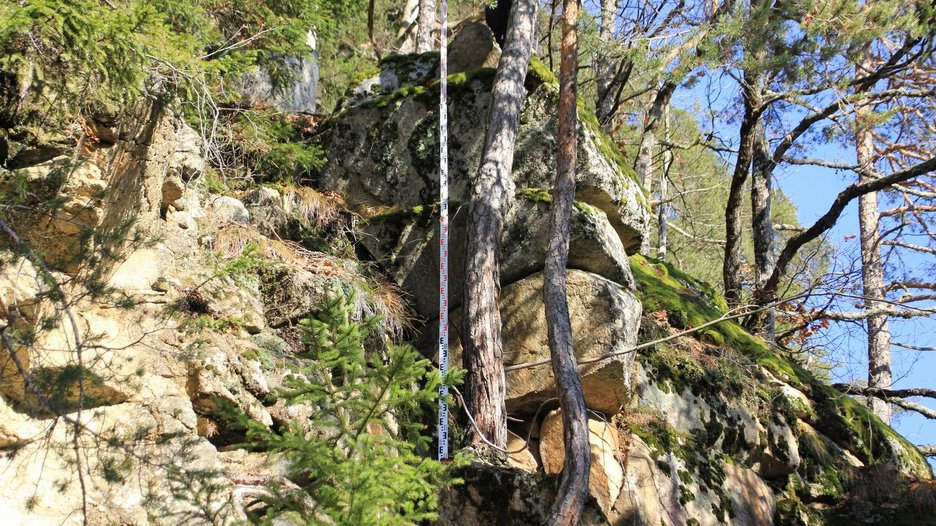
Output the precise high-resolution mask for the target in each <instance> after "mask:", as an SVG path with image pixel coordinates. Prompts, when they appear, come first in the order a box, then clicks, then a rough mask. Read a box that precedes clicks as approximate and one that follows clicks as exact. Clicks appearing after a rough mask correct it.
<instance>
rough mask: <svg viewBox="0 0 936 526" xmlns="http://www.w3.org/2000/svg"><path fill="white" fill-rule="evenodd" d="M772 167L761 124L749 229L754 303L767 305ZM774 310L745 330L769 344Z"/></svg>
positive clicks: (756, 137) (771, 250) (771, 254)
mask: <svg viewBox="0 0 936 526" xmlns="http://www.w3.org/2000/svg"><path fill="white" fill-rule="evenodd" d="M773 168H774V164H773V162H772V160H771V154H770V144H768V143H767V136H766V132H765V130H764V123H763V122H760V123H759V124H758V125H757V126H756V127H755V129H754V149H753V158H752V162H751V226H752V232H753V240H752V241H753V243H754V297H755V302H756V303H757V304H766V303H768V302H770V301H772V300H774V299H775V298H765V297H762V295H763V292H764V284H765V283H766V282H767V278H769V277H770V274H771V273H773V267H774V231H773V219H772V218H773V211H772V209H773V188H772V187H773ZM774 321H775V315H774V310H773V309H768V310H766V311H762V312H760V313H757V314H755V315H753V316H752V317H751V319H750V320H749V321H748V328H749V329H751V330H752V331H753V332H755V333H756V334H758V335H759V336H761V337H763V338H764V339H765V340H767V341H769V342H772V341H774V340H775V337H774V335H775V323H774Z"/></svg>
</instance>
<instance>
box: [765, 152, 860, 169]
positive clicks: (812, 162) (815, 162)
mask: <svg viewBox="0 0 936 526" xmlns="http://www.w3.org/2000/svg"><path fill="white" fill-rule="evenodd" d="M782 160H783V162H785V163H787V164H795V165H800V166H804V165H806V166H821V167H823V168H832V169H835V170H857V169H858V165H857V164H846V163H839V162H835V161H826V160H825V159H811V158H806V159H798V158H796V157H790V156H788V155H784V156H783V158H782Z"/></svg>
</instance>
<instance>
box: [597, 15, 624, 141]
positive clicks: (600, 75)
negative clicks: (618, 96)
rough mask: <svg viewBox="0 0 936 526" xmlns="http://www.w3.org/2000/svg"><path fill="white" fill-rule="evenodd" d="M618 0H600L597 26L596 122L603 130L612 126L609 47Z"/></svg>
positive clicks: (611, 66)
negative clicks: (599, 21) (599, 48)
mask: <svg viewBox="0 0 936 526" xmlns="http://www.w3.org/2000/svg"><path fill="white" fill-rule="evenodd" d="M619 3H620V0H601V23H600V25H599V26H598V37H599V38H600V40H601V45H602V48H604V49H602V51H601V52H599V53H598V57H597V59H596V61H595V80H597V81H598V107H597V117H598V122H602V123H604V125H605V131H610V129H611V128H613V126H614V125H613V122H612V119H611V118H610V114H611V112H612V108H613V105H614V97H612V96H611V90H612V89H613V88H614V77H615V74H614V60H613V59H612V57H611V53H610V52H609V48H610V47H611V42H612V41H613V40H614V20H615V17H616V16H617V11H618V4H619Z"/></svg>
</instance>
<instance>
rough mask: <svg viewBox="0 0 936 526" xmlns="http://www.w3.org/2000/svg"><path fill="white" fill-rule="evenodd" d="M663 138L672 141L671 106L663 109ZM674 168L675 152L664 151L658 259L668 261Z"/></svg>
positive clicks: (659, 209)
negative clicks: (668, 215) (669, 193)
mask: <svg viewBox="0 0 936 526" xmlns="http://www.w3.org/2000/svg"><path fill="white" fill-rule="evenodd" d="M663 137H664V140H665V141H667V142H669V140H670V105H669V104H667V105H666V106H664V107H663ZM672 166H673V150H672V149H671V148H669V147H667V148H666V149H664V150H663V173H662V174H660V205H659V207H658V209H657V228H658V231H657V233H658V236H657V238H658V244H657V258H658V259H660V260H663V259H666V213H667V210H668V208H669V207H668V206H667V204H666V199H667V195H666V194H667V184H668V183H669V174H670V169H671V168H672Z"/></svg>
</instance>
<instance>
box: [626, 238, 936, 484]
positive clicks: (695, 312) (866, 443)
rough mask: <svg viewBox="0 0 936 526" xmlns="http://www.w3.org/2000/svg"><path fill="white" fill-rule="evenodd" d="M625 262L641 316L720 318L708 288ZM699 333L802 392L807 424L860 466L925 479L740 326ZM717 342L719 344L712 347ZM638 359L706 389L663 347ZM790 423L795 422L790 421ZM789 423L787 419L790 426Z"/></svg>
mask: <svg viewBox="0 0 936 526" xmlns="http://www.w3.org/2000/svg"><path fill="white" fill-rule="evenodd" d="M630 262H631V270H632V271H633V274H634V278H635V280H636V282H637V285H638V296H639V297H640V300H641V301H642V302H643V305H644V311H645V312H658V311H664V312H665V313H666V319H667V321H668V322H669V324H670V325H671V326H673V327H674V328H675V329H678V330H684V329H689V328H692V327H698V326H700V325H702V324H705V323H708V322H710V321H712V320H716V319H718V318H719V317H721V316H722V315H723V314H724V312H725V301H724V298H722V297H721V296H719V295H718V294H717V293H716V292H715V291H714V289H713V288H712V287H711V286H710V285H708V284H705V283H702V282H700V281H698V280H695V279H693V278H692V277H690V276H688V275H686V274H684V273H682V272H679V271H678V270H677V269H675V268H673V267H672V266H671V265H669V264H666V263H663V262H660V261H655V260H650V259H647V258H644V257H643V256H639V255H637V256H632V257H631V258H630ZM700 332H701V334H698V333H697V334H696V335H695V337H696V338H699V339H701V340H703V341H707V342H708V343H710V344H713V345H723V346H724V347H727V348H731V349H734V350H735V351H737V352H739V353H740V354H741V355H742V356H743V357H745V358H746V359H747V360H749V361H751V362H753V363H754V364H757V365H759V366H760V367H763V368H764V369H765V370H767V371H769V372H770V373H771V374H773V375H774V376H776V377H778V378H780V379H781V380H783V381H786V382H788V383H789V384H790V385H792V386H793V387H795V388H796V389H799V390H800V391H802V392H803V393H804V394H805V395H806V396H807V397H808V398H809V399H810V400H812V401H813V410H814V411H815V414H814V415H810V416H809V418H808V419H807V423H809V424H810V425H812V426H813V427H815V428H816V429H817V430H818V431H819V432H821V433H822V434H823V435H825V436H827V437H829V438H831V439H832V440H833V441H835V443H836V444H838V445H839V446H840V447H842V448H844V449H847V450H848V451H849V452H851V453H852V454H854V455H855V456H856V457H857V458H858V459H859V460H861V461H862V462H864V463H866V464H878V463H887V462H896V463H897V465H900V466H904V467H905V469H908V470H909V471H911V472H914V473H915V474H917V475H918V476H921V477H924V478H928V477H929V476H930V470H929V465H928V464H927V463H926V461H925V460H924V458H923V456H922V455H921V454H920V453H919V451H918V450H917V449H916V448H915V447H914V446H913V445H912V444H910V443H909V442H908V441H907V440H906V439H904V438H903V437H902V436H900V435H899V434H898V433H896V432H895V431H894V430H893V429H891V428H890V427H889V426H887V425H886V424H884V423H883V422H881V420H880V419H878V418H877V417H876V416H874V415H873V414H871V412H870V411H868V409H867V408H866V407H865V406H864V405H862V404H860V403H859V402H857V401H856V400H854V399H853V398H851V397H849V396H846V395H844V394H842V393H840V392H838V391H837V390H835V389H834V388H832V387H831V386H830V385H827V384H825V383H823V382H821V381H820V380H819V379H817V378H816V377H815V376H813V375H812V374H810V373H809V372H807V371H806V370H805V369H803V368H802V367H800V366H799V365H796V364H794V363H792V362H790V361H788V360H786V359H784V358H783V357H781V356H779V355H778V354H777V353H775V352H774V351H772V350H771V349H770V348H769V347H767V345H766V344H765V343H764V341H763V340H761V339H760V338H757V337H755V336H752V335H751V334H749V333H748V332H746V331H745V330H744V329H743V328H741V326H740V325H738V324H736V323H734V322H732V321H725V322H722V323H718V324H716V325H713V326H711V327H708V328H706V329H705V331H700ZM647 339H654V338H647ZM718 341H721V342H723V343H722V344H718V343H717V342H718ZM661 348H662V350H661ZM644 354H645V355H644V356H643V357H642V359H643V360H645V361H648V362H649V363H650V364H651V365H652V366H654V367H655V368H659V370H663V371H666V373H667V374H668V375H670V379H671V381H673V380H672V379H676V381H680V382H686V383H690V384H691V383H693V382H698V383H700V384H699V387H701V390H705V389H707V388H708V387H710V385H709V384H710V382H711V378H709V377H708V376H707V375H705V374H702V373H701V372H700V371H699V370H698V368H693V367H689V366H688V365H685V364H684V362H686V360H677V359H675V358H673V357H672V356H671V352H670V351H668V350H667V349H666V348H665V347H663V346H658V348H657V349H656V350H655V351H651V352H649V353H644ZM706 372H707V371H706ZM690 387H691V385H690ZM768 398H769V396H768ZM790 412H792V411H790ZM792 418H793V419H795V416H793V417H792ZM794 421H795V420H792V419H791V420H790V422H791V423H793V422H794ZM892 444H893V445H892Z"/></svg>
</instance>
